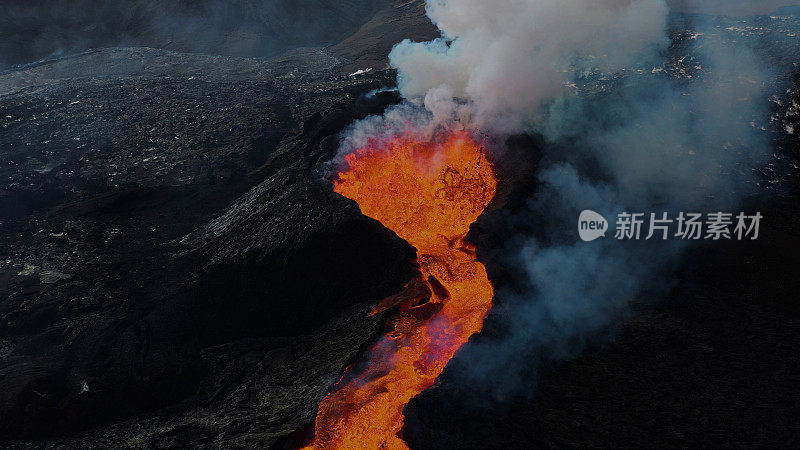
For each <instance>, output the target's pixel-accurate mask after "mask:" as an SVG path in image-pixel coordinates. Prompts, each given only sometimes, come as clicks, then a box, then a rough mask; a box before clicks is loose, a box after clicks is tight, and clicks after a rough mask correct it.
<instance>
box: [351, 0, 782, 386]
mask: <svg viewBox="0 0 800 450" xmlns="http://www.w3.org/2000/svg"><path fill="white" fill-rule="evenodd" d="M427 12H428V14H429V16H430V17H431V19H432V20H433V21H434V23H435V24H436V25H437V26H438V27H439V28H440V30H441V32H442V36H443V37H442V38H440V39H436V40H434V41H431V42H425V43H414V42H410V41H408V40H406V41H403V42H402V43H400V44H398V45H397V46H395V48H394V50H393V51H392V53H391V55H390V60H391V63H392V65H393V66H394V67H396V68H397V69H398V71H399V80H398V81H399V88H400V91H401V93H402V94H403V96H404V98H405V99H407V100H408V101H407V103H405V104H403V105H400V106H398V107H396V108H394V109H391V110H390V111H389V112H387V114H386V115H385V116H384V117H381V118H371V119H369V120H367V121H364V122H360V123H358V124H356V125H355V126H354V127H352V129H351V130H350V132H349V133H348V134H347V135H346V136H345V140H344V144H343V147H342V151H343V152H348V151H350V150H351V149H352V148H354V147H357V146H359V145H363V143H364V142H365V140H366V139H367V138H368V137H369V136H374V135H376V134H392V133H395V132H397V130H399V129H407V128H408V126H409V124H411V126H412V128H413V129H414V130H416V132H418V133H420V135H421V136H424V135H426V134H429V133H431V132H432V130H435V129H436V128H437V127H451V128H452V127H455V128H467V129H472V130H482V131H486V132H489V133H490V134H495V135H504V134H511V133H521V132H528V133H530V132H535V133H539V134H541V135H542V136H544V138H545V139H546V141H547V146H546V148H545V149H544V152H545V155H544V160H543V163H542V165H541V167H540V169H539V171H538V173H536V174H531V176H532V177H536V178H537V179H538V181H539V182H540V183H541V186H542V187H541V188H540V190H539V191H538V192H537V193H536V195H535V197H534V198H532V199H530V201H529V207H528V209H527V211H524V212H521V213H519V214H518V215H517V216H516V217H511V218H508V219H507V220H509V221H510V222H512V223H513V224H514V225H513V226H515V227H516V228H517V229H518V235H517V236H516V238H514V239H512V240H511V241H512V243H513V245H511V246H510V248H509V249H507V251H506V262H507V263H508V264H510V265H514V266H516V267H518V268H520V269H521V270H520V271H521V273H522V274H523V278H524V279H523V280H522V281H523V282H522V284H523V285H524V286H526V287H525V288H524V289H522V290H520V289H515V290H511V289H506V290H505V291H501V292H499V293H498V298H499V299H501V300H502V303H501V305H499V306H498V307H496V310H495V315H496V316H497V317H498V318H499V319H498V320H500V321H502V322H504V324H505V325H506V327H507V328H508V333H507V335H506V336H505V337H503V338H497V339H482V340H479V341H478V342H476V343H473V344H471V345H469V346H467V347H466V348H464V349H463V350H462V352H461V354H460V356H459V357H458V358H457V359H459V360H460V362H456V364H454V366H455V368H451V372H452V373H456V374H459V375H460V376H461V379H462V381H464V382H475V381H476V382H475V383H473V384H472V386H471V390H472V391H478V390H481V389H489V390H491V391H492V392H491V393H492V394H493V395H494V396H495V397H496V398H504V397H506V396H508V395H510V394H515V393H519V391H520V386H519V385H518V384H517V383H516V381H515V380H516V379H517V377H515V373H514V372H515V371H516V370H523V368H524V367H523V364H522V363H520V355H521V354H522V355H528V356H535V357H542V355H544V356H545V357H552V358H566V357H569V356H571V355H574V354H575V353H576V352H577V351H580V350H581V349H582V348H583V347H584V345H585V344H586V342H587V341H590V340H592V339H594V337H595V336H597V335H598V333H599V332H600V331H602V330H604V329H605V328H607V327H608V326H609V325H610V324H611V323H613V322H614V321H615V320H616V319H618V318H620V317H621V316H623V315H624V314H625V313H626V310H627V306H628V304H629V303H630V302H631V301H632V300H633V299H635V298H637V296H640V295H641V294H642V292H643V291H644V290H647V291H649V292H656V293H658V292H660V291H663V289H665V288H667V287H669V281H670V274H671V273H672V269H673V268H674V265H675V264H676V262H677V261H679V258H680V255H681V253H682V251H683V250H684V249H685V248H686V246H687V244H686V242H683V241H681V240H680V239H675V238H673V239H671V240H669V241H666V242H664V241H658V242H654V241H649V242H618V241H616V240H614V239H613V238H611V235H613V232H612V233H610V234H609V238H606V239H605V240H599V241H595V242H593V243H583V242H579V241H578V238H577V234H576V232H575V223H576V220H577V217H578V213H579V212H580V211H581V210H583V209H593V210H595V211H598V212H600V213H602V214H604V215H605V216H606V217H607V218H609V219H610V221H611V222H612V226H613V222H614V219H615V218H616V214H618V213H620V212H623V211H629V212H630V211H633V212H644V213H650V212H655V213H661V212H668V213H670V215H671V216H672V217H674V216H675V214H676V213H677V212H678V211H687V212H701V213H710V212H716V211H726V212H734V211H733V209H734V208H737V207H739V206H740V205H741V201H742V199H743V198H745V197H746V196H748V195H751V194H753V193H754V192H756V191H757V185H756V179H755V178H754V176H753V175H752V174H753V169H754V168H756V167H758V166H759V165H760V164H762V163H763V162H764V161H765V160H766V159H767V158H768V157H769V149H770V141H769V138H768V133H767V132H766V131H762V130H761V129H760V128H761V125H766V126H765V129H767V130H768V128H767V127H768V120H764V118H765V117H768V114H767V110H766V101H764V100H765V99H766V96H765V95H764V94H765V90H766V89H768V88H769V87H770V82H771V80H774V75H773V74H771V73H769V71H767V70H764V69H760V68H759V67H764V64H762V62H761V61H760V60H759V58H758V57H757V56H756V55H755V53H754V52H753V51H752V49H750V48H747V47H746V46H744V45H743V44H742V43H741V41H740V40H738V41H737V40H736V39H726V38H725V36H724V35H723V33H724V31H723V32H721V31H720V30H724V29H725V28H724V27H720V26H719V25H720V24H719V23H695V24H692V26H693V27H694V28H695V30H696V31H703V32H704V33H705V34H703V35H701V36H702V37H701V38H696V39H694V40H690V41H689V42H692V44H691V45H689V48H688V49H687V48H686V47H685V46H684V47H681V46H673V47H672V48H670V41H671V40H670V38H669V34H668V29H669V28H670V27H672V28H679V27H680V26H682V25H683V24H681V23H672V24H671V23H670V16H669V11H668V8H667V5H666V3H665V2H664V1H663V0H602V1H597V0H536V1H533V0H530V1H524V0H516V1H508V2H485V1H480V0H428V2H427ZM673 31H674V30H673ZM673 35H674V33H673ZM737 42H738V43H737ZM676 52H682V53H681V54H678V53H676ZM689 54H691V55H692V56H691V58H690V59H689V60H687V59H686V57H687V55H689ZM687 61H691V64H692V65H691V67H685V66H686V65H687V64H688V62H687ZM665 68H666V69H669V70H665ZM665 72H672V73H673V74H674V75H675V76H669V75H667V74H666V73H665ZM533 223H535V224H537V225H536V227H534V226H531V225H530V224H533ZM520 248H521V250H520ZM461 368H464V369H465V370H461ZM487 379H490V380H491V383H487V382H485V381H486V380H487ZM529 385H530V384H529V383H527V384H526V386H529Z"/></svg>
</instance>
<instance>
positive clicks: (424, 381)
mask: <svg viewBox="0 0 800 450" xmlns="http://www.w3.org/2000/svg"><path fill="white" fill-rule="evenodd" d="M345 161H346V163H347V166H346V169H344V170H343V171H342V172H340V173H339V174H338V177H337V179H336V180H335V181H334V190H335V191H336V192H338V193H339V194H342V195H344V196H345V197H348V198H350V199H353V200H355V201H356V202H358V204H359V205H360V207H361V211H362V212H363V213H364V214H365V215H367V216H369V217H372V218H374V219H376V220H378V221H380V222H381V223H382V224H383V225H384V226H386V227H387V228H389V229H391V230H392V231H394V232H395V233H397V235H398V236H400V237H401V238H403V239H405V240H406V241H408V242H409V243H410V244H411V245H413V246H414V247H415V248H416V249H417V260H418V263H419V272H420V277H419V278H418V279H416V280H414V281H412V282H411V283H409V285H408V286H406V288H405V289H404V291H403V293H401V294H400V295H398V296H395V297H391V298H389V299H387V300H385V301H384V302H383V303H382V304H381V305H380V306H378V307H377V308H376V309H375V310H374V311H373V314H375V313H378V312H381V311H383V310H385V309H387V308H389V307H392V306H398V305H399V312H398V313H397V314H396V315H394V316H393V317H392V318H391V319H390V321H389V324H388V327H387V328H388V329H389V331H388V332H387V333H386V335H385V336H383V337H382V338H381V339H379V340H378V341H377V342H376V343H375V344H374V345H372V347H371V348H370V349H369V350H367V352H366V354H365V356H364V359H363V360H362V361H361V362H360V363H357V364H355V365H353V366H351V367H350V368H348V369H347V370H346V371H345V374H344V375H343V377H342V379H341V380H340V381H339V383H337V385H336V386H335V387H334V389H333V391H332V392H331V393H330V394H329V395H328V396H327V397H326V398H325V399H323V400H322V402H321V403H320V405H319V412H318V415H317V419H316V423H315V437H314V442H313V443H312V444H311V446H312V447H313V448H333V449H339V448H358V449H398V448H408V447H407V446H406V444H405V442H403V440H402V439H401V438H400V436H399V435H398V434H399V432H400V430H401V428H402V427H403V420H404V417H403V407H404V406H405V405H406V404H407V403H408V402H409V401H410V400H411V399H412V398H413V397H415V396H416V395H418V394H419V393H421V392H422V391H424V390H425V389H427V388H428V387H430V386H431V385H432V384H433V382H434V381H435V380H436V377H438V376H439V374H440V373H441V372H442V370H444V367H445V365H447V363H448V361H450V359H451V358H452V357H453V356H454V355H455V353H456V351H457V350H458V349H459V348H460V347H461V346H462V345H464V344H465V343H466V342H467V341H468V340H469V338H470V336H472V335H473V334H475V333H477V332H478V331H480V330H481V328H482V326H483V319H484V318H485V316H486V314H487V312H488V311H489V308H490V307H491V303H492V297H493V295H494V290H493V288H492V285H491V283H490V282H489V279H488V277H487V275H486V269H485V268H484V266H483V264H481V263H479V262H477V261H476V256H475V247H474V246H473V245H472V244H470V243H468V242H466V241H465V237H466V235H467V232H468V231H469V227H470V225H471V224H472V223H474V222H475V221H476V220H477V219H478V216H480V215H481V213H483V211H484V209H485V208H486V207H487V205H488V204H489V202H491V200H492V198H493V197H494V195H495V191H496V188H497V179H496V177H495V174H494V171H493V169H492V166H491V164H490V163H489V161H488V160H487V159H486V156H485V154H484V150H483V147H482V146H481V145H479V144H478V143H477V142H476V141H475V140H474V139H473V138H472V137H471V136H470V135H469V134H468V133H464V132H453V133H449V134H448V135H447V136H445V137H444V138H441V139H438V140H435V141H433V142H425V143H421V142H418V141H417V140H415V139H412V138H408V137H402V136H400V137H393V138H388V139H375V140H373V141H371V142H370V143H369V144H368V145H366V146H365V147H363V148H360V149H358V150H356V151H355V152H354V153H352V154H350V155H347V156H346V157H345Z"/></svg>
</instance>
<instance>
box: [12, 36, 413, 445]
mask: <svg viewBox="0 0 800 450" xmlns="http://www.w3.org/2000/svg"><path fill="white" fill-rule="evenodd" d="M125 52H126V50H112V51H109V52H106V55H105V56H102V57H104V58H106V59H107V60H110V61H120V62H124V61H126V60H130V59H132V57H133V55H136V54H137V53H138V54H139V55H141V56H143V57H145V58H148V59H149V60H150V62H148V63H145V65H146V66H147V67H149V69H148V73H147V74H144V75H143V74H141V72H138V71H137V70H133V71H132V72H133V73H131V74H126V73H125V71H126V70H131V69H129V68H125V67H115V66H114V65H113V64H112V65H110V66H107V70H109V71H111V72H114V75H111V76H108V77H104V78H100V77H97V76H90V75H89V74H87V75H85V76H84V77H81V78H77V79H73V80H72V81H71V82H70V83H66V84H62V83H60V82H58V81H57V80H53V81H48V80H47V79H46V77H47V75H46V74H47V73H48V71H51V70H53V69H52V68H51V67H42V68H41V70H40V71H39V73H38V74H36V75H35V77H36V78H35V79H37V80H39V82H38V83H39V84H38V85H35V87H33V88H31V87H23V88H22V89H21V90H16V91H15V93H13V94H9V95H6V96H5V97H3V99H2V102H0V109H1V110H2V111H3V112H4V115H5V116H11V117H10V118H6V122H5V130H4V133H3V144H4V145H3V149H4V152H3V153H2V155H0V157H2V158H3V159H4V160H5V161H6V163H5V164H3V166H2V167H3V171H4V173H3V180H4V181H3V182H4V183H5V184H4V185H3V186H2V194H3V196H4V198H5V200H7V202H6V206H7V208H4V209H3V216H2V225H0V226H1V227H2V230H3V234H4V236H15V238H14V239H4V240H3V243H2V254H3V255H4V257H3V258H2V259H3V263H2V268H1V269H0V270H2V276H0V281H1V282H2V285H0V287H2V289H3V297H2V298H3V299H2V301H0V319H1V320H2V323H3V324H4V326H3V327H2V331H0V343H2V351H3V353H2V354H0V373H1V374H2V377H0V380H2V383H3V389H2V394H0V417H2V419H1V420H0V424H1V425H0V441H2V442H3V443H9V442H11V441H15V440H19V439H25V438H31V437H34V436H36V437H38V438H41V437H46V436H53V435H61V434H65V433H73V432H75V431H80V430H83V429H86V428H88V427H92V426H95V425H100V424H103V423H107V422H108V421H109V420H114V419H125V418H127V417H131V416H133V415H135V414H138V413H140V412H143V411H147V410H152V409H153V408H160V407H164V406H168V405H171V404H177V403H179V402H182V403H180V405H182V406H176V407H174V408H176V413H175V415H173V416H171V417H172V419H171V420H173V422H169V421H167V422H166V423H181V421H188V422H191V420H193V419H189V418H187V416H190V417H194V416H195V415H196V414H198V413H197V409H196V408H197V407H198V406H194V407H190V406H187V405H208V402H217V404H218V406H217V407H211V408H210V410H206V412H205V413H206V414H221V415H225V414H230V413H231V411H234V410H237V409H238V408H244V409H241V410H240V412H238V413H236V414H239V415H241V416H242V419H241V420H248V421H250V422H251V423H256V422H258V421H266V423H269V421H270V420H272V421H275V420H278V419H265V418H264V416H263V415H260V414H258V413H253V412H252V411H250V409H249V408H251V407H253V405H256V404H263V403H264V402H266V403H265V405H266V406H264V407H263V408H257V409H261V410H262V412H263V414H267V415H269V414H279V415H280V414H283V416H281V417H283V418H282V419H280V420H278V422H277V423H280V424H283V425H282V426H277V425H274V426H268V428H267V429H269V430H272V431H269V432H268V431H267V429H265V430H264V431H263V432H262V434H261V435H259V436H260V437H258V438H257V440H258V441H259V442H269V441H270V438H269V436H273V439H274V436H277V435H278V434H279V433H282V432H283V433H288V432H291V431H294V429H296V428H299V427H300V426H301V425H304V424H305V423H307V422H308V421H310V420H312V419H313V412H314V408H315V407H316V403H317V401H318V400H319V398H321V396H322V395H324V393H325V391H326V390H327V388H328V386H329V385H330V383H332V381H333V380H334V379H335V377H336V376H338V374H339V373H340V371H341V370H342V369H343V367H344V366H345V365H346V364H347V363H349V362H350V361H351V360H353V359H354V358H355V356H356V354H357V352H358V351H359V349H360V348H361V347H362V346H363V345H365V343H366V342H368V341H369V340H370V339H371V338H372V336H373V335H374V334H375V333H377V332H378V331H379V330H380V326H381V318H379V317H375V318H368V317H367V314H366V310H368V308H369V307H370V306H371V305H373V304H375V303H376V302H377V301H379V300H380V299H382V298H383V297H386V296H389V295H391V294H394V293H395V292H397V291H399V290H400V288H402V286H403V285H404V284H405V282H406V281H407V280H408V279H410V278H411V276H412V271H413V265H412V259H413V257H414V250H413V249H412V248H411V247H410V246H408V244H406V243H405V242H403V241H401V240H400V239H399V238H397V237H396V236H395V235H394V234H393V233H391V232H389V231H388V230H386V229H385V228H383V227H382V226H381V225H380V224H379V223H377V222H375V221H374V220H371V219H368V218H366V217H364V216H363V215H361V214H360V212H359V210H358V207H357V205H356V204H355V203H354V202H351V201H349V200H346V199H344V198H342V197H340V196H338V195H337V194H333V193H332V192H331V190H330V188H329V187H328V186H327V185H326V184H325V182H324V181H323V180H322V179H321V178H320V175H319V174H318V173H317V172H316V171H315V169H316V168H317V165H318V163H320V162H324V161H327V160H328V159H330V158H331V157H332V156H333V155H334V153H335V151H336V150H337V148H338V137H337V136H338V133H339V132H341V131H342V130H343V129H344V128H345V127H346V126H348V125H349V124H351V123H352V122H353V121H355V120H357V119H359V118H363V117H365V116H366V115H369V114H380V113H381V112H382V110H383V108H385V107H386V105H388V104H391V103H393V102H396V101H397V100H398V99H397V96H396V94H393V93H384V94H378V95H376V96H373V97H370V98H362V99H360V100H358V97H359V94H360V93H363V92H368V91H370V90H373V89H375V88H378V87H381V86H383V85H385V83H387V82H388V80H390V79H391V77H392V75H391V74H387V73H383V72H380V73H375V74H373V75H370V76H369V77H359V78H353V77H347V76H339V75H337V73H338V71H337V70H336V67H337V66H339V65H341V64H343V63H345V62H346V61H343V60H339V59H337V58H336V57H332V56H328V55H327V54H324V55H323V56H325V57H323V58H319V57H318V55H319V54H314V53H312V54H313V55H314V60H313V61H311V60H308V59H307V58H309V54H308V53H307V52H306V53H303V52H300V53H296V54H295V56H291V55H289V56H285V57H282V58H278V59H276V60H272V61H254V62H253V63H252V66H251V69H252V70H253V71H254V72H256V73H258V74H259V75H257V76H253V75H248V74H247V72H244V73H242V72H240V73H239V79H236V78H235V77H230V78H228V77H226V76H225V75H224V72H225V71H226V70H230V69H229V68H225V67H226V66H225V65H224V63H225V62H228V61H231V60H226V59H220V60H219V61H217V63H218V64H220V65H221V66H222V67H223V68H222V69H221V70H222V71H223V73H222V74H219V73H213V72H212V73H204V74H197V75H191V74H187V73H186V72H183V71H182V70H181V69H178V70H175V69H173V68H171V67H169V64H167V66H166V67H165V66H164V65H162V63H161V61H163V60H164V58H170V57H174V58H176V59H178V60H181V59H183V61H184V62H183V63H182V64H185V65H186V66H191V65H192V59H193V58H194V57H191V56H186V55H177V54H166V53H163V52H158V51H153V50H139V49H131V50H130V53H131V54H130V55H128V56H125ZM98 56H101V55H100V54H98V53H97V52H92V53H88V54H86V55H85V56H84V57H85V58H90V59H92V58H97V57H98ZM197 58H198V60H199V62H200V64H206V65H207V66H206V67H208V68H209V69H212V68H213V67H214V63H213V59H211V58H210V57H207V56H201V57H197ZM326 58H327V59H326ZM329 61H330V62H332V63H333V65H332V66H331V64H330V63H329ZM173 62H174V61H173ZM233 62H234V63H235V64H238V65H247V63H246V62H244V61H242V60H236V61H233ZM69 63H70V64H74V66H75V71H74V72H77V71H79V70H80V69H79V68H80V66H81V64H83V63H84V62H82V61H81V58H73V59H72V60H71V61H70V62H69ZM56 64H61V65H64V64H67V62H63V61H62V62H58V63H56ZM298 66H305V68H304V69H303V70H302V76H300V75H298V77H296V78H294V77H292V78H288V79H283V80H280V79H276V78H275V77H271V78H270V77H267V78H266V79H264V80H262V79H261V74H263V73H265V72H266V73H274V72H277V73H281V72H283V73H293V72H292V71H293V70H295V69H292V67H298ZM313 67H317V69H316V70H317V72H316V75H315V72H314V70H315V69H313ZM297 73H298V74H299V73H300V72H297ZM14 77H19V74H16V75H12V78H11V79H9V78H6V80H5V81H6V83H8V84H9V85H11V84H13V83H19V78H14ZM223 77H225V78H226V81H225V82H222V81H221V80H222V78H223ZM315 77H316V78H315ZM356 100H357V101H356ZM311 111H313V112H311ZM303 117H306V118H309V117H310V119H307V120H305V125H304V126H303V127H298V126H297V125H296V124H298V123H301V122H302V120H300V118H303ZM97 124H100V125H97ZM92 133H96V134H92ZM42 167H45V169H42ZM40 230H41V231H40ZM342 311H349V312H348V313H346V314H345V315H344V316H343V317H342V318H340V319H337V320H335V321H334V322H331V320H332V318H334V317H336V316H339V315H340V314H342ZM356 323H357V325H355V324H356ZM341 327H345V329H347V331H346V332H343V331H342V328H341ZM350 328H352V329H350ZM337 330H338V331H337ZM220 346H221V347H220ZM286 352H289V354H293V355H297V356H293V357H291V358H290V357H288V356H286V355H285V354H286ZM302 354H306V355H307V356H305V357H304V356H300V355H302ZM240 358H245V360H240ZM287 358H288V359H287ZM304 358H307V359H304ZM304 361H305V362H304ZM287 363H288V364H289V366H293V367H295V368H294V369H292V368H291V367H288V366H286V364H287ZM275 364H279V367H278V366H274V365H275ZM267 367H272V368H270V369H267ZM264 370H268V371H273V370H275V371H277V372H276V373H274V374H272V375H269V376H266V377H264V378H263V379H262V381H260V382H257V384H258V383H264V384H263V385H262V386H261V387H254V386H253V382H254V381H255V379H254V378H253V377H254V376H255V375H253V374H254V373H255V372H258V373H262V371H264ZM254 371H255V372H254ZM298 380H300V381H298ZM302 380H306V381H302ZM275 383H278V384H281V385H282V386H284V388H285V389H289V390H292V391H294V392H295V393H294V394H292V395H291V396H290V397H289V398H286V399H284V400H276V397H275V396H276V395H278V396H283V395H287V394H285V393H284V394H281V393H280V391H275V389H274V385H275ZM242 395H244V396H245V397H241V396H242ZM225 399H227V400H225ZM281 401H283V402H285V408H288V409H286V410H285V411H284V412H283V413H279V412H278V411H280V407H279V406H278V404H279V403H280V402H281ZM241 402H244V404H241ZM187 411H188V412H187ZM175 421H177V422H175ZM188 422H187V424H185V425H180V427H184V428H181V429H185V430H186V434H187V435H192V436H194V435H197V434H198V433H199V434H201V435H202V434H204V433H211V434H213V435H214V436H217V435H219V434H220V433H222V432H223V429H224V428H226V427H228V426H229V425H226V424H225V422H224V421H220V422H219V423H217V424H216V425H214V426H213V427H211V428H209V429H207V430H205V431H202V430H200V431H198V430H197V428H196V427H197V425H196V424H194V422H191V423H188ZM291 423H293V424H294V425H289V424H291ZM129 426H130V425H127V426H125V431H119V430H118V429H114V428H112V429H111V430H107V431H106V432H105V433H106V434H104V436H106V437H104V438H102V439H111V441H113V442H122V441H121V439H122V438H121V437H120V434H125V433H128V434H125V435H126V436H128V437H126V438H125V439H128V438H132V436H130V435H129V433H132V432H134V431H136V430H138V428H128V427H129ZM165 426H166V425H165ZM175 426H176V427H177V426H178V425H175ZM238 426H242V425H241V424H240V425H238ZM150 430H151V434H152V437H147V438H142V439H146V440H150V439H153V440H154V442H155V441H159V440H161V439H175V440H176V442H178V441H181V440H182V439H184V437H179V436H177V435H176V434H174V433H171V432H166V431H164V430H161V429H159V428H158V427H156V426H152V427H151V429H150ZM263 433H267V434H266V435H264V434H263ZM162 434H164V435H167V436H168V437H164V436H162ZM178 434H180V435H181V436H183V434H182V433H178ZM245 434H246V433H245ZM186 439H188V437H187V438H186ZM232 439H244V440H247V439H249V438H248V437H247V436H245V435H244V434H243V435H241V436H238V435H237V437H235V438H232Z"/></svg>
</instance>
